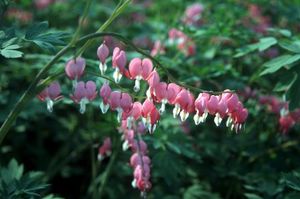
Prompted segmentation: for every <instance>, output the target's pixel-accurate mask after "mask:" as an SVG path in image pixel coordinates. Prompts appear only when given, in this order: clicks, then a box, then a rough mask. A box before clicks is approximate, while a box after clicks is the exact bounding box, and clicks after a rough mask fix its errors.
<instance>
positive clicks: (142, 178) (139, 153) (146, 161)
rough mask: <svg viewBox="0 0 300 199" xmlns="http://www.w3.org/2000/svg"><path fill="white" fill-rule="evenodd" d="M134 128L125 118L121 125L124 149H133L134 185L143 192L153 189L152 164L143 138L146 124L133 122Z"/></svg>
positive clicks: (131, 158)
mask: <svg viewBox="0 0 300 199" xmlns="http://www.w3.org/2000/svg"><path fill="white" fill-rule="evenodd" d="M131 127H132V128H128V121H126V120H123V121H122V125H121V127H120V132H121V133H122V140H123V141H124V142H123V150H127V149H128V148H130V149H131V151H132V155H131V157H130V166H131V167H132V169H133V171H134V172H133V181H132V183H131V184H132V186H133V187H134V188H137V189H139V190H140V191H141V192H142V193H144V192H146V191H148V190H149V189H151V186H152V185H151V182H150V166H151V160H150V158H149V156H148V155H147V154H148V147H147V144H146V142H144V141H143V140H142V138H141V135H142V134H144V132H145V126H144V125H143V124H142V123H141V122H139V123H138V124H137V123H136V122H132V125H131Z"/></svg>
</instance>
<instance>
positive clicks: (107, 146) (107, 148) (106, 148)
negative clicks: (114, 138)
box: [98, 137, 111, 161]
mask: <svg viewBox="0 0 300 199" xmlns="http://www.w3.org/2000/svg"><path fill="white" fill-rule="evenodd" d="M110 154H111V139H110V138H109V137H107V138H105V139H104V141H103V144H102V146H101V147H99V150H98V160H99V161H101V160H103V159H104V157H105V156H110Z"/></svg>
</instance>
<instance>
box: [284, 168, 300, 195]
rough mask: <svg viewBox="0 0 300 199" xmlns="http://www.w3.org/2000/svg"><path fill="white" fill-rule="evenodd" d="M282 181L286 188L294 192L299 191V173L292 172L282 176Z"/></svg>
mask: <svg viewBox="0 0 300 199" xmlns="http://www.w3.org/2000/svg"><path fill="white" fill-rule="evenodd" d="M283 179H284V181H285V183H286V186H288V187H289V188H291V189H294V190H296V191H300V173H298V172H292V173H287V174H284V176H283Z"/></svg>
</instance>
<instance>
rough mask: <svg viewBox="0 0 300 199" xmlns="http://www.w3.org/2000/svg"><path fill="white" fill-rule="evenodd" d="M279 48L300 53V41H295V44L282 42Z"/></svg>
mask: <svg viewBox="0 0 300 199" xmlns="http://www.w3.org/2000/svg"><path fill="white" fill-rule="evenodd" d="M279 46H280V47H282V48H284V49H286V50H288V51H291V52H293V53H300V42H299V41H295V42H291V41H281V42H279Z"/></svg>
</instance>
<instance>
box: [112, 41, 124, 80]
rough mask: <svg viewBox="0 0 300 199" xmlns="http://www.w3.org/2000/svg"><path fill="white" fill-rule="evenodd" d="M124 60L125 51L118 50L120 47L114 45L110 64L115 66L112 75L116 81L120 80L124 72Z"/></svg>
mask: <svg viewBox="0 0 300 199" xmlns="http://www.w3.org/2000/svg"><path fill="white" fill-rule="evenodd" d="M126 62H127V57H126V53H125V52H124V51H123V50H120V48H118V47H116V48H115V49H114V51H113V56H112V66H113V67H114V68H115V72H114V74H113V77H114V80H115V82H116V83H119V82H120V80H121V78H122V76H123V75H122V74H123V73H125V65H126Z"/></svg>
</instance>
